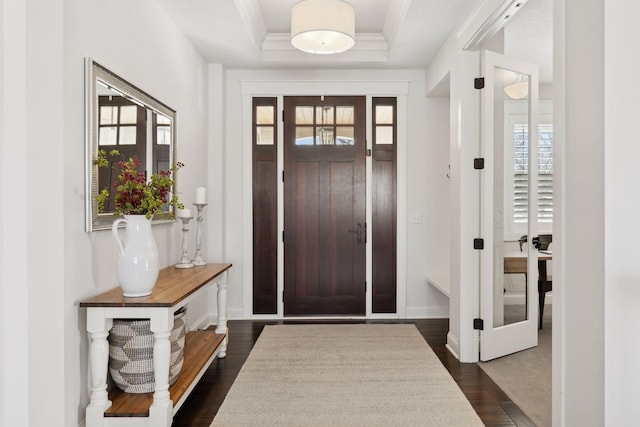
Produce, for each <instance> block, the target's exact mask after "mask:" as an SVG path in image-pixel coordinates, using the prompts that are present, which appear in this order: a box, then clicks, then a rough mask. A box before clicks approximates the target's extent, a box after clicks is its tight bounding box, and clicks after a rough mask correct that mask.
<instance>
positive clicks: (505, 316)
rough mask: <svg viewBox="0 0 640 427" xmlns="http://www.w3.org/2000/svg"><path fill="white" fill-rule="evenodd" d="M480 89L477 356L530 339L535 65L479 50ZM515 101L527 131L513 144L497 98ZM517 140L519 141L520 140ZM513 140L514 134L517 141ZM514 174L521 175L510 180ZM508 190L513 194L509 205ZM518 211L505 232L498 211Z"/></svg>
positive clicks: (533, 337) (533, 326)
mask: <svg viewBox="0 0 640 427" xmlns="http://www.w3.org/2000/svg"><path fill="white" fill-rule="evenodd" d="M483 75H484V76H485V88H484V89H483V90H482V92H481V123H482V127H481V129H482V136H481V151H482V153H483V157H484V158H485V170H484V172H483V179H482V184H481V206H480V209H481V215H480V216H481V234H482V236H483V238H484V241H485V249H484V250H483V251H482V253H481V255H480V257H481V284H480V301H481V302H480V312H481V317H482V319H483V320H484V329H483V330H482V331H481V335H480V358H481V360H491V359H494V358H497V357H501V356H504V355H506V354H510V353H514V352H516V351H520V350H524V349H526V348H529V347H534V346H536V345H537V339H538V335H537V301H538V298H537V278H538V272H537V253H536V250H535V249H534V248H533V246H532V244H531V238H530V236H535V235H536V234H537V230H536V221H530V220H529V219H530V218H536V206H537V200H532V199H531V198H532V197H535V196H536V195H537V177H536V174H529V173H527V171H529V170H537V165H536V164H535V159H537V157H538V156H537V140H538V138H537V129H538V126H537V104H538V72H537V66H535V65H532V64H526V63H523V62H521V61H516V60H513V59H510V58H507V57H505V56H503V55H499V54H497V53H494V52H490V51H486V52H483ZM514 102H515V103H521V104H522V105H521V106H520V107H521V109H520V110H521V111H524V113H525V116H526V122H527V123H528V135H522V136H523V138H521V139H522V141H520V142H521V144H520V145H518V146H514V147H510V146H509V144H514V140H513V135H507V134H505V131H504V129H505V122H504V121H505V105H507V103H514ZM527 141H528V144H525V143H524V142H527ZM517 142H518V141H516V144H517ZM514 149H515V150H518V149H519V150H523V149H524V150H528V156H518V158H520V159H523V158H525V159H526V161H525V162H524V163H523V162H518V161H514V159H511V158H509V156H513V155H514V154H513V153H514ZM532 162H533V164H532ZM513 176H519V177H521V179H517V180H514V179H512V178H511V179H510V177H513ZM513 194H516V195H518V196H519V197H517V198H516V199H517V201H518V203H517V206H511V204H514V197H513V196H512V195H513ZM514 208H515V209H517V210H518V211H519V212H523V213H528V214H523V215H521V216H520V217H519V221H521V222H522V225H524V228H523V229H525V230H526V232H525V233H524V234H523V235H522V237H521V238H520V239H517V240H516V239H513V238H512V237H509V236H508V233H505V228H504V224H505V220H504V215H505V214H507V213H509V212H513V209H514Z"/></svg>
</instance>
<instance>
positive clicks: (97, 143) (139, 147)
mask: <svg viewBox="0 0 640 427" xmlns="http://www.w3.org/2000/svg"><path fill="white" fill-rule="evenodd" d="M85 84H86V96H87V99H86V104H87V108H86V124H85V127H86V157H87V160H86V185H87V188H86V198H87V214H86V230H87V231H94V230H102V229H109V228H111V224H112V223H113V221H114V220H115V219H116V216H115V214H114V211H115V205H114V200H113V198H112V197H110V198H108V199H107V200H105V202H104V207H103V209H102V210H101V211H99V209H98V203H97V202H96V196H97V195H98V193H99V192H100V191H102V190H103V189H108V190H109V191H110V192H112V191H111V189H113V187H114V185H115V184H116V183H117V177H118V171H119V168H118V162H119V161H121V160H127V159H129V158H131V157H134V156H137V157H138V159H139V161H140V164H141V165H142V168H143V170H144V173H145V174H146V175H147V176H150V175H151V174H153V173H159V172H160V171H166V170H169V169H170V166H171V165H172V164H173V159H174V153H175V150H176V144H175V140H176V112H175V111H174V110H173V109H171V108H169V107H167V106H166V105H164V104H163V103H161V102H159V101H158V100H156V99H155V98H153V97H151V96H150V95H148V94H146V93H145V92H143V91H142V90H140V89H138V88H137V87H135V86H133V85H132V84H130V83H128V82H127V81H126V80H124V79H122V78H121V77H119V76H118V75H116V74H114V73H113V72H111V71H109V70H108V69H106V68H104V67H103V66H101V65H100V64H98V63H96V62H95V61H93V60H91V59H90V58H87V60H86V83H85ZM99 150H104V151H105V152H106V153H107V156H106V159H107V161H108V162H109V167H100V168H98V167H97V166H96V165H95V164H94V160H95V159H96V158H97V156H98V151H99ZM112 150H117V151H118V152H119V155H110V154H109V153H110V152H111V151H112ZM169 209H170V207H169V206H167V209H166V212H164V213H162V214H156V215H154V217H153V221H154V223H157V222H167V221H169V220H168V218H167V214H168V213H169Z"/></svg>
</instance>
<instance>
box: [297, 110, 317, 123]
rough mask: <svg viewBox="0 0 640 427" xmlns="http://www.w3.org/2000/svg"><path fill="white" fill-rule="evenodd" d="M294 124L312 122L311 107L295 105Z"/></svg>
mask: <svg viewBox="0 0 640 427" xmlns="http://www.w3.org/2000/svg"><path fill="white" fill-rule="evenodd" d="M296 124H297V125H312V124H313V107H296Z"/></svg>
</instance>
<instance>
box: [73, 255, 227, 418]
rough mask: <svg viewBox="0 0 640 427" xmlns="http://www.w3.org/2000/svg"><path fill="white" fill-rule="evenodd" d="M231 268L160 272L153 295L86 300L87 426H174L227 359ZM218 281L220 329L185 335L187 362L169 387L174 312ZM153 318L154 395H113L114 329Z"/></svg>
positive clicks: (115, 293)
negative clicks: (217, 362)
mask: <svg viewBox="0 0 640 427" xmlns="http://www.w3.org/2000/svg"><path fill="white" fill-rule="evenodd" d="M230 267H231V264H206V265H204V266H198V267H194V268H190V269H177V268H174V267H173V266H172V267H168V268H165V269H163V270H160V274H159V276H158V281H157V282H156V285H155V287H154V288H153V292H152V294H151V295H149V296H146V297H139V298H125V297H123V296H122V290H121V289H120V288H119V287H117V288H113V289H111V290H109V291H107V292H104V293H102V294H100V295H98V296H95V297H93V298H90V299H87V300H84V301H81V302H80V307H86V309H87V331H88V332H89V335H90V337H91V342H90V349H89V359H90V360H89V362H90V369H91V382H92V387H91V398H90V402H89V406H87V409H86V417H87V420H86V426H87V427H97V426H101V427H102V426H127V427H135V426H145V427H157V426H162V427H168V426H170V425H171V423H172V422H173V415H174V414H175V413H176V411H177V410H178V409H179V408H180V406H181V405H182V403H183V402H184V401H185V400H186V398H187V396H188V395H189V394H190V393H191V391H192V390H193V388H194V387H195V385H196V384H197V382H198V381H199V380H200V378H201V377H202V375H203V374H204V372H205V371H206V369H207V368H208V367H209V365H210V364H211V362H213V360H214V359H215V358H216V356H217V357H218V358H223V357H225V356H226V349H227V316H226V313H227V308H226V306H227V270H228V269H229V268H230ZM212 282H215V283H216V284H217V285H218V291H217V297H218V322H217V324H216V329H215V331H211V330H204V331H194V332H189V333H188V334H187V335H186V337H185V349H184V362H183V365H182V369H181V371H180V375H179V376H178V379H177V380H176V382H175V383H173V385H171V386H170V387H169V384H168V382H169V364H170V353H171V343H170V341H169V336H170V335H171V329H172V328H173V318H174V317H173V316H174V312H175V311H176V310H178V309H180V308H181V307H183V306H185V305H187V303H188V302H189V301H190V300H191V299H192V298H193V297H195V296H196V294H197V293H198V292H199V291H201V290H203V289H205V288H206V287H207V285H209V284H211V283H212ZM116 318H127V319H150V321H151V331H152V332H153V335H154V344H153V367H154V372H155V391H154V392H153V393H145V394H132V393H124V392H122V391H120V390H119V389H117V388H114V389H113V390H111V391H110V392H107V371H108V362H109V342H108V340H107V338H108V336H109V330H110V329H111V326H112V324H113V319H116Z"/></svg>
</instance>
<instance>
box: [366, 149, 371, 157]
mask: <svg viewBox="0 0 640 427" xmlns="http://www.w3.org/2000/svg"><path fill="white" fill-rule="evenodd" d="M367 157H371V148H368V149H367Z"/></svg>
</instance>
